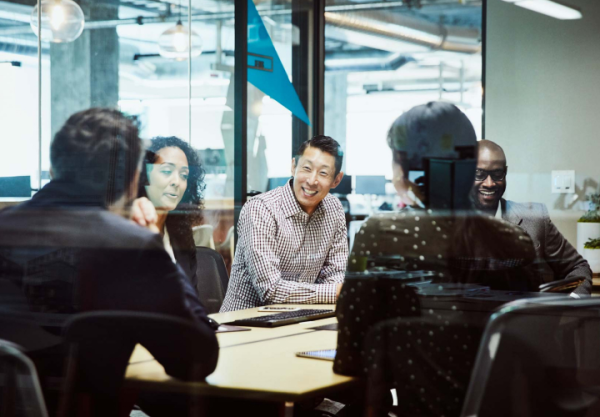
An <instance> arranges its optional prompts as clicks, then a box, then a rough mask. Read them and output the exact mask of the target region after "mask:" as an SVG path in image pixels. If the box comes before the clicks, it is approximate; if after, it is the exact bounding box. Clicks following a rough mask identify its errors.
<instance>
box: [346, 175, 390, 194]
mask: <svg viewBox="0 0 600 417" xmlns="http://www.w3.org/2000/svg"><path fill="white" fill-rule="evenodd" d="M386 182H387V181H386V179H385V177H384V176H383V175H365V176H363V175H359V176H357V177H356V189H355V190H354V191H355V192H356V194H376V195H385V184H386Z"/></svg>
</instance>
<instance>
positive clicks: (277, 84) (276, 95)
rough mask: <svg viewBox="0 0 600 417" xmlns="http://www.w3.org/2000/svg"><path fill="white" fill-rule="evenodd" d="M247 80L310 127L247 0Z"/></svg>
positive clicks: (266, 35)
mask: <svg viewBox="0 0 600 417" xmlns="http://www.w3.org/2000/svg"><path fill="white" fill-rule="evenodd" d="M248 81H249V82H251V83H252V84H253V85H254V86H255V87H256V88H258V89H259V90H261V91H262V92H263V93H265V94H267V95H268V96H270V97H271V98H272V99H273V100H276V101H277V102H279V103H280V104H281V105H282V106H283V107H285V108H286V109H288V110H289V111H291V112H292V114H293V115H294V116H296V117H298V118H299V119H300V120H302V121H303V122H304V123H306V124H307V125H309V126H310V120H308V116H307V114H306V110H304V106H303V105H302V103H301V102H300V99H299V98H298V94H296V90H295V89H294V86H293V85H292V83H291V82H290V78H289V77H288V75H287V73H286V71H285V68H284V67H283V64H282V63H281V60H280V59H279V55H277V51H276V50H275V46H273V41H271V37H270V36H269V33H268V32H267V28H265V25H264V23H263V21H262V19H261V18H260V16H259V14H258V11H257V10H256V6H254V2H253V1H252V0H248Z"/></svg>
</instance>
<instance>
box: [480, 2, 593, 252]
mask: <svg viewBox="0 0 600 417" xmlns="http://www.w3.org/2000/svg"><path fill="white" fill-rule="evenodd" d="M568 3H569V4H571V5H573V6H575V7H578V8H579V9H581V10H582V13H583V19H581V20H575V21H561V20H557V19H553V18H550V17H547V16H544V15H541V14H538V13H535V12H532V11H529V10H526V9H523V8H520V7H517V6H515V5H512V4H510V3H506V2H503V1H500V0H488V13H487V50H486V89H485V95H486V96H485V112H486V114H485V136H486V139H490V140H493V141H496V142H498V143H499V144H500V145H501V146H502V147H503V148H504V150H505V152H506V155H507V159H508V166H509V175H508V179H507V180H508V188H507V193H506V197H507V198H508V199H511V200H515V201H536V202H541V203H545V204H546V205H547V207H548V209H549V210H550V215H551V218H552V220H553V221H554V222H555V223H556V225H557V226H558V228H559V230H560V231H561V232H562V233H563V234H564V235H565V237H566V238H567V239H568V240H569V241H570V242H571V243H573V244H574V243H575V242H576V229H577V225H576V221H577V219H578V218H579V216H580V215H581V214H582V213H583V210H582V209H583V208H584V204H582V203H579V202H578V201H581V200H583V198H584V196H585V194H586V193H588V194H589V193H591V192H593V191H596V190H597V189H598V182H599V181H600V103H599V98H600V45H599V43H598V39H599V35H600V2H598V1H589V0H568ZM570 169H573V170H575V176H576V183H577V193H576V195H575V196H574V195H573V194H552V193H551V192H550V184H551V171H552V170H570ZM584 181H585V182H586V188H585V189H584ZM565 197H566V198H565ZM574 197H579V200H578V201H575V202H572V200H573V198H574Z"/></svg>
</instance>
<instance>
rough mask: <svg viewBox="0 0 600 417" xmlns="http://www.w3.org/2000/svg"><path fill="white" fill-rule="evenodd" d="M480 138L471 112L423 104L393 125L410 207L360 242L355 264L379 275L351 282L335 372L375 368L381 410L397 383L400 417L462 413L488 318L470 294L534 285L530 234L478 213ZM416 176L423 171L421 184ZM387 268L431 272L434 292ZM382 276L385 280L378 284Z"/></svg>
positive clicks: (398, 184)
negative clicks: (474, 191)
mask: <svg viewBox="0 0 600 417" xmlns="http://www.w3.org/2000/svg"><path fill="white" fill-rule="evenodd" d="M476 143H477V140H476V136H475V131H474V129H473V127H472V125H471V123H470V122H469V120H468V119H467V117H466V116H465V115H464V114H463V113H462V112H461V111H460V110H459V109H458V108H457V107H456V106H454V105H452V104H449V103H443V102H430V103H428V104H426V105H422V106H417V107H414V108H412V109H411V110H409V111H408V112H406V113H404V114H402V115H401V116H400V117H399V118H398V119H396V120H395V121H394V123H393V124H392V126H391V128H390V130H389V133H388V144H389V146H390V148H391V150H392V154H393V162H392V166H393V172H394V178H393V182H394V186H395V188H396V190H397V191H398V194H399V196H400V198H401V200H402V201H403V202H404V203H405V204H406V205H407V206H408V207H407V208H405V209H403V210H400V211H398V212H392V213H383V214H375V215H373V216H371V217H370V218H368V219H367V221H366V222H365V224H364V225H363V227H362V228H361V230H360V232H359V233H358V234H357V236H356V239H355V244H354V247H353V248H352V251H351V256H350V263H349V269H350V270H353V271H356V272H363V271H365V269H366V268H367V267H368V268H372V271H371V272H370V273H361V274H350V275H349V276H348V277H347V278H346V280H345V284H344V287H343V289H342V292H341V294H340V297H339V301H338V307H337V316H338V321H339V324H338V325H339V328H340V330H341V331H340V332H339V334H338V350H337V355H336V361H335V365H334V370H335V371H336V372H338V373H342V374H347V375H364V374H365V373H367V372H368V375H369V381H368V385H369V387H370V393H369V396H370V397H369V399H368V401H369V403H370V405H371V406H373V407H374V408H375V409H381V408H385V405H384V401H383V399H384V398H385V396H386V395H389V392H390V391H389V389H390V388H396V389H397V395H398V409H394V410H393V411H394V413H395V414H397V415H419V416H439V415H447V416H456V415H459V413H460V410H461V404H462V401H463V399H464V395H465V392H466V387H467V386H468V382H469V378H470V373H471V369H472V365H473V363H474V358H475V354H476V352H477V347H478V344H479V338H480V335H481V332H482V330H483V326H484V325H485V322H486V320H487V318H488V314H487V313H486V312H485V310H484V311H483V312H482V311H478V310H477V308H475V309H471V310H468V309H464V310H463V309H462V306H464V303H463V304H461V300H462V299H463V296H466V295H468V293H469V291H474V290H475V291H483V292H487V289H486V288H485V287H482V286H479V285H476V284H486V285H489V286H490V287H491V289H505V288H506V289H515V288H519V289H520V288H522V287H524V286H525V287H526V285H527V279H526V278H525V277H524V275H523V272H524V269H525V267H526V266H527V265H529V264H530V263H531V262H533V260H534V256H535V252H534V248H533V245H532V243H531V239H530V238H529V237H528V236H527V234H526V233H525V232H523V231H522V230H521V229H519V228H518V227H517V226H514V225H511V224H509V223H508V222H504V221H502V220H497V219H494V218H491V217H488V216H482V215H479V214H478V213H477V212H476V211H475V210H473V209H472V208H471V202H470V200H469V192H470V190H471V187H472V184H473V178H474V174H475V161H474V156H475V149H476ZM410 171H421V172H424V175H423V176H422V177H421V178H420V179H417V180H415V181H411V180H410V179H409V175H408V174H409V172H410ZM450 180H452V181H450ZM378 266H380V267H379V268H377V267H378ZM373 267H376V268H373ZM385 267H387V268H388V269H389V270H392V269H400V270H404V271H407V272H408V273H407V274H406V275H405V276H406V277H410V273H411V272H412V271H432V272H434V273H435V275H434V276H433V277H432V283H433V284H434V285H419V286H418V287H408V286H406V285H399V283H402V281H401V279H403V278H396V277H394V276H392V277H391V278H390V279H389V280H388V279H387V278H385V277H386V275H384V274H386V273H390V274H391V273H393V272H394V271H389V270H387V271H386V270H385ZM377 274H380V275H381V276H382V278H381V279H380V280H378V279H373V278H372V277H373V276H376V275H377ZM428 278H429V277H428ZM379 282H390V284H389V287H385V289H386V290H387V291H388V292H389V294H387V293H385V294H380V291H381V290H382V288H384V287H382V286H379V285H380V284H378V283H379ZM405 282H406V281H405ZM423 284H425V283H423ZM416 288H419V289H418V290H417V289H416ZM415 291H418V296H417V295H415ZM371 294H373V295H371ZM473 302H476V301H473ZM356 306H360V307H359V308H357V307H356ZM374 306H376V313H370V311H369V307H371V309H373V307H374ZM424 306H427V307H424ZM421 309H422V310H421ZM369 320H370V321H369ZM378 321H379V324H376V323H378ZM369 329H370V330H371V331H370V333H369ZM367 334H368V335H367ZM357 359H358V360H357ZM384 411H385V412H386V413H385V414H386V415H387V411H392V410H388V409H385V410H384ZM382 415H383V414H382Z"/></svg>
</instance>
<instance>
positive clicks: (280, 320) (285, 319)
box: [225, 309, 335, 327]
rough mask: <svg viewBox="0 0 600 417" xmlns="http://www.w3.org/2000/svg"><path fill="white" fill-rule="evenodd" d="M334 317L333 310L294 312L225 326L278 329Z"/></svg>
mask: <svg viewBox="0 0 600 417" xmlns="http://www.w3.org/2000/svg"><path fill="white" fill-rule="evenodd" d="M333 316H335V310H309V309H305V310H296V311H286V312H284V313H277V314H269V315H267V316H265V315H261V316H257V317H250V318H247V319H240V320H235V321H232V322H229V323H225V324H231V325H233V326H248V327H279V326H285V325H287V324H294V323H300V322H303V321H310V320H317V319H324V318H326V317H333Z"/></svg>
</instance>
